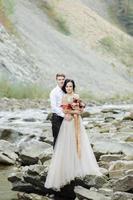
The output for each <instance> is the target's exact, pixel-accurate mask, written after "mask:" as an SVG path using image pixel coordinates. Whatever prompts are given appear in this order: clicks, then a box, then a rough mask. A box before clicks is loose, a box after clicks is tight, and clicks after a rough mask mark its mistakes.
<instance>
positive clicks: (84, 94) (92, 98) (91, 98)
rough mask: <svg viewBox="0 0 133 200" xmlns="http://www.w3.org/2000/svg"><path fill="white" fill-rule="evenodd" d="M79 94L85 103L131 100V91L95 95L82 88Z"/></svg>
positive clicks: (132, 95)
mask: <svg viewBox="0 0 133 200" xmlns="http://www.w3.org/2000/svg"><path fill="white" fill-rule="evenodd" d="M79 95H80V97H81V99H83V101H85V102H86V103H98V104H99V103H100V104H103V103H122V102H132V99H133V92H132V93H127V94H118V93H117V94H113V95H110V96H104V95H102V96H101V95H99V96H96V95H95V94H93V93H92V92H91V91H85V90H82V91H80V92H79Z"/></svg>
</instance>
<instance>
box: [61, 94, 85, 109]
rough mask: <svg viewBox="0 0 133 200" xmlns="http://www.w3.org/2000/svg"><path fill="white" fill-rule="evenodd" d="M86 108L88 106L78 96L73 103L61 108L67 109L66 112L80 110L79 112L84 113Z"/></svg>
mask: <svg viewBox="0 0 133 200" xmlns="http://www.w3.org/2000/svg"><path fill="white" fill-rule="evenodd" d="M85 106H86V104H85V103H84V102H83V101H82V100H81V99H79V96H78V95H75V96H74V97H73V101H72V102H71V103H68V104H63V105H61V107H62V108H63V109H66V110H79V111H82V109H84V108H85Z"/></svg>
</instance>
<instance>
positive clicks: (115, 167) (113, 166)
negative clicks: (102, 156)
mask: <svg viewBox="0 0 133 200" xmlns="http://www.w3.org/2000/svg"><path fill="white" fill-rule="evenodd" d="M130 169H133V161H125V160H124V161H123V160H120V161H115V162H111V163H110V167H109V176H110V177H111V178H116V177H120V176H124V175H125V173H126V171H127V170H130Z"/></svg>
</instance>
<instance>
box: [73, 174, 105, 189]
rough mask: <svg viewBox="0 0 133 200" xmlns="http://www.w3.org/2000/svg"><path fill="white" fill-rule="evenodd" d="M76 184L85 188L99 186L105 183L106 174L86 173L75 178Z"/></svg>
mask: <svg viewBox="0 0 133 200" xmlns="http://www.w3.org/2000/svg"><path fill="white" fill-rule="evenodd" d="M76 182H77V183H78V184H77V185H81V186H84V187H86V188H90V187H95V188H100V187H102V186H103V185H104V184H105V183H107V177H106V176H96V175H86V176H85V177H84V178H77V179H76Z"/></svg>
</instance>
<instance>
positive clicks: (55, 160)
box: [45, 117, 102, 191]
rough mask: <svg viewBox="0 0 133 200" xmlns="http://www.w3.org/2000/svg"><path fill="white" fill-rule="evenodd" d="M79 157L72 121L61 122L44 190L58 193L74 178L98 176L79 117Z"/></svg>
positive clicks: (95, 163) (98, 171) (96, 166)
mask: <svg viewBox="0 0 133 200" xmlns="http://www.w3.org/2000/svg"><path fill="white" fill-rule="evenodd" d="M80 144H81V157H80V158H79V157H78V154H77V146H76V137H75V125H74V119H72V120H71V121H67V120H65V119H64V120H63V122H62V125H61V127H60V131H59V134H58V138H57V140H56V144H55V148H54V151H53V156H52V159H51V163H50V166H49V170H48V174H47V177H46V181H45V187H46V188H52V189H54V190H56V191H60V188H61V187H63V186H64V185H66V184H68V183H70V182H71V181H72V180H74V179H75V178H76V177H85V176H86V175H89V174H91V175H99V176H101V175H102V174H101V172H100V169H99V166H98V164H97V161H96V158H95V156H94V153H93V150H92V148H91V145H90V142H89V138H88V136H87V133H86V130H85V127H84V125H83V122H82V119H81V117H80Z"/></svg>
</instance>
